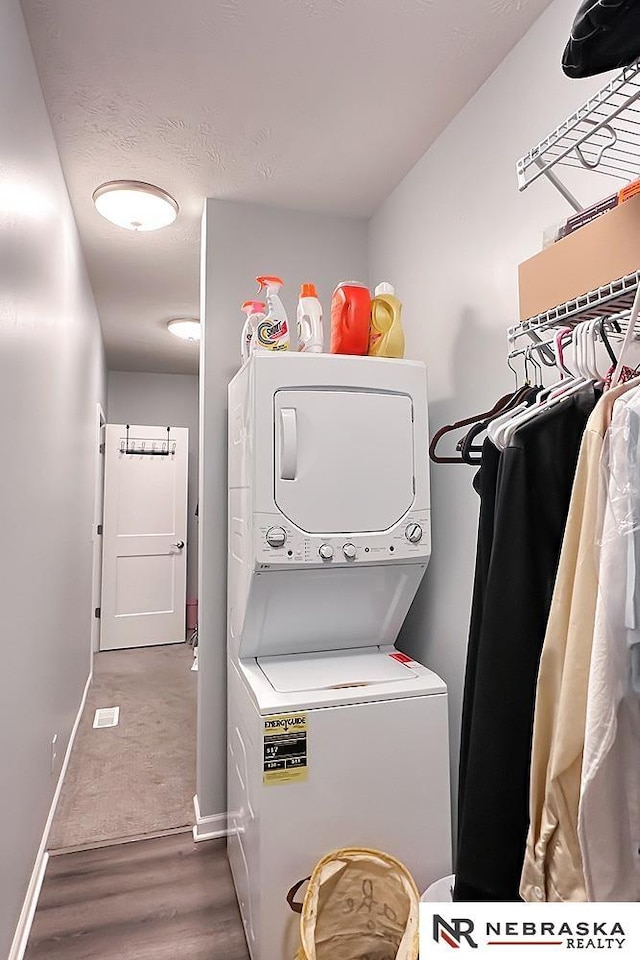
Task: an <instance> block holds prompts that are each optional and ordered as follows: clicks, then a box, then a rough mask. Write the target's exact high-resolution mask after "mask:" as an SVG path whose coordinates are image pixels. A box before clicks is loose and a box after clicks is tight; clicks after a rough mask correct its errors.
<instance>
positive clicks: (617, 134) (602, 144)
mask: <svg viewBox="0 0 640 960" xmlns="http://www.w3.org/2000/svg"><path fill="white" fill-rule="evenodd" d="M558 166H568V167H578V168H582V169H586V170H592V171H595V172H597V173H603V174H607V175H608V176H613V177H619V178H620V179H622V180H626V181H629V180H633V179H635V178H636V177H637V176H639V175H640V60H638V61H636V63H634V64H633V65H632V66H630V67H625V68H624V70H622V72H621V73H619V74H618V75H617V76H616V77H614V79H613V80H611V81H610V82H609V83H608V84H606V86H604V87H602V89H601V90H599V91H598V93H596V94H595V96H593V97H591V99H590V100H587V102H586V103H585V104H584V105H583V106H582V107H580V108H579V109H578V110H576V112H575V113H573V114H572V115H571V116H570V117H567V119H566V120H565V121H564V122H563V123H561V124H560V126H559V127H557V128H556V129H555V130H554V131H553V133H550V134H549V136H548V137H545V139H544V140H541V141H540V143H539V144H538V145H537V146H535V147H534V148H533V149H532V150H530V151H529V153H527V154H526V155H525V156H524V157H521V158H520V160H518V163H517V175H518V189H519V190H525V189H526V188H527V187H528V186H529V185H530V184H531V183H534V181H536V180H537V179H538V178H539V177H541V176H546V177H547V178H548V179H549V180H551V182H552V183H553V184H554V186H556V187H557V189H558V190H560V192H561V193H562V194H563V196H564V197H565V199H567V200H568V201H569V203H571V205H572V206H574V207H575V208H576V209H581V205H580V204H579V203H578V201H576V200H575V198H574V197H573V195H572V194H571V193H570V191H569V190H568V189H567V188H566V187H565V186H564V184H563V183H562V182H561V181H560V180H559V178H558V176H557V173H556V172H555V170H554V167H558Z"/></svg>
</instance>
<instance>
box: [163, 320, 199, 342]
mask: <svg viewBox="0 0 640 960" xmlns="http://www.w3.org/2000/svg"><path fill="white" fill-rule="evenodd" d="M167 330H168V331H169V333H172V334H173V335H174V337H180V339H181V340H191V341H192V342H196V341H198V340H199V339H200V321H199V320H194V319H193V318H192V317H176V319H175V320H169V322H168V324H167Z"/></svg>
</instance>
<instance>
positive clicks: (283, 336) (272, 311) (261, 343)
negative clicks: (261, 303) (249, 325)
mask: <svg viewBox="0 0 640 960" xmlns="http://www.w3.org/2000/svg"><path fill="white" fill-rule="evenodd" d="M256 280H257V282H258V284H259V288H258V289H259V292H260V293H262V291H263V290H266V300H267V315H266V317H265V318H264V320H261V321H260V323H259V324H258V326H257V331H256V344H255V349H263V350H288V349H289V322H288V320H287V311H286V310H285V308H284V304H283V302H282V300H281V299H280V296H279V292H280V287H281V286H282V284H283V281H282V280H281V279H280V277H256Z"/></svg>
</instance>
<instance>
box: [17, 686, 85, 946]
mask: <svg viewBox="0 0 640 960" xmlns="http://www.w3.org/2000/svg"><path fill="white" fill-rule="evenodd" d="M92 677H93V672H92V671H91V672H90V673H89V676H88V677H87V682H86V683H85V686H84V692H83V694H82V699H81V701H80V706H79V708H78V712H77V714H76V719H75V720H74V723H73V727H72V728H71V735H70V737H69V742H68V744H67V749H66V752H65V755H64V760H63V761H62V767H61V768H60V776H59V777H58V783H57V784H56V789H55V793H54V794H53V800H52V801H51V806H50V808H49V815H48V817H47V822H46V823H45V825H44V831H43V834H42V840H41V841H40V846H39V847H38V853H37V854H36V860H35V863H34V865H33V871H32V873H31V879H30V880H29V886H28V887H27V893H26V896H25V898H24V903H23V904H22V910H21V911H20V917H19V919H18V925H17V927H16V932H15V935H14V938H13V942H12V944H11V949H10V950H9V958H8V960H22V958H23V956H24V952H25V950H26V947H27V941H28V939H29V934H30V932H31V924H32V923H33V917H34V914H35V912H36V907H37V906H38V897H39V896H40V889H41V887H42V881H43V880H44V874H45V870H46V869H47V861H48V859H49V854H48V853H47V843H48V842H49V833H50V831H51V824H52V823H53V817H54V815H55V812H56V807H57V805H58V800H59V799H60V792H61V790H62V784H63V783H64V777H65V774H66V772H67V767H68V766H69V759H70V757H71V750H72V748H73V743H74V740H75V738H76V733H77V732H78V727H79V725H80V719H81V717H82V711H83V710H84V705H85V703H86V701H87V694H88V692H89V687H90V686H91V679H92Z"/></svg>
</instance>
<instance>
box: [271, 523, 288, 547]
mask: <svg viewBox="0 0 640 960" xmlns="http://www.w3.org/2000/svg"><path fill="white" fill-rule="evenodd" d="M286 539H287V534H286V531H285V530H284V529H283V528H282V527H270V528H269V529H268V530H267V543H268V544H269V546H270V547H284V545H285V541H286Z"/></svg>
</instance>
